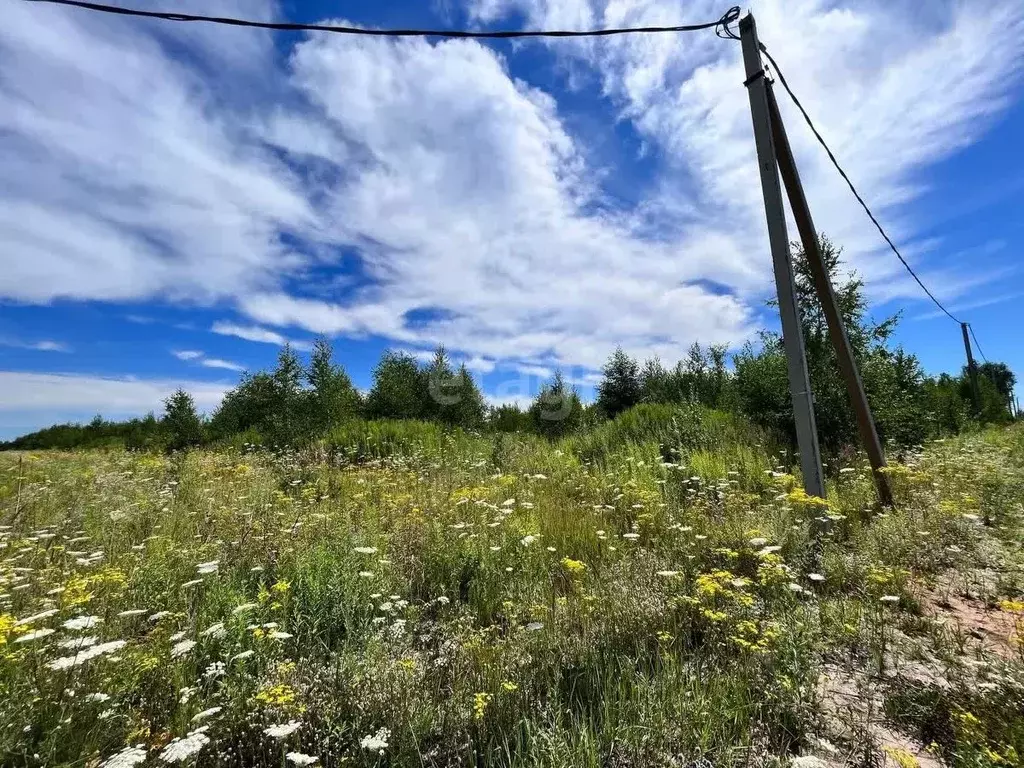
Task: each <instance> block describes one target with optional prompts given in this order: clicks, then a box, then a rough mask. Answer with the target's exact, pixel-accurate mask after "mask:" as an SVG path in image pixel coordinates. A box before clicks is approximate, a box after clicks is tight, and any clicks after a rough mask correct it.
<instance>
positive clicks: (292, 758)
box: [285, 752, 320, 765]
mask: <svg viewBox="0 0 1024 768" xmlns="http://www.w3.org/2000/svg"><path fill="white" fill-rule="evenodd" d="M285 757H286V758H288V762H290V763H292V764H293V765H312V764H313V763H316V762H319V760H320V758H319V757H312V756H311V755H304V754H302V753H301V752H289V753H288V754H287V755H285Z"/></svg>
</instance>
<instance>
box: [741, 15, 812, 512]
mask: <svg viewBox="0 0 1024 768" xmlns="http://www.w3.org/2000/svg"><path fill="white" fill-rule="evenodd" d="M740 40H741V42H742V44H743V63H744V65H745V67H746V72H747V79H746V81H745V83H744V85H746V86H747V94H748V95H749V96H750V114H751V116H752V118H753V121H754V143H755V144H756V146H757V164H758V168H759V169H760V171H761V191H762V193H763V194H764V207H765V215H766V217H767V220H768V242H769V244H770V246H771V252H772V264H773V266H774V268H775V288H776V290H777V291H778V296H779V313H780V314H781V315H782V342H783V346H784V347H785V350H786V362H787V365H788V372H789V391H790V395H791V397H792V400H793V418H794V420H795V422H796V441H797V446H798V448H799V449H800V469H801V472H802V473H803V479H804V490H805V491H807V493H808V494H810V495H811V496H818V497H819V498H825V478H824V473H823V472H822V468H821V449H820V447H819V446H818V429H817V425H816V424H815V422H814V399H813V395H812V394H811V382H810V377H809V376H808V374H807V358H806V355H805V353H804V336H803V329H802V327H801V324H800V311H799V308H798V307H797V303H796V284H795V282H794V280H793V264H792V262H791V261H790V257H789V235H788V234H787V231H786V214H785V210H784V209H783V207H782V188H781V187H780V185H779V173H778V170H777V168H776V162H777V161H776V156H775V145H774V141H773V140H772V127H771V114H770V109H769V105H768V88H767V80H766V79H765V76H764V64H763V63H762V62H761V49H760V44H759V42H758V39H757V25H756V24H755V23H754V17H753V15H751V14H747V16H746V17H744V18H743V19H741V20H740Z"/></svg>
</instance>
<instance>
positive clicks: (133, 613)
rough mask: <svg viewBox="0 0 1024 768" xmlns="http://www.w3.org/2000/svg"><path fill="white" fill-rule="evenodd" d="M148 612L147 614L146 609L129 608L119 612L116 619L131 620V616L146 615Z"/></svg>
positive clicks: (147, 610)
mask: <svg viewBox="0 0 1024 768" xmlns="http://www.w3.org/2000/svg"><path fill="white" fill-rule="evenodd" d="M148 612H149V609H148V608H129V609H128V610H127V611H121V612H120V613H119V614H117V615H118V618H122V619H127V618H131V617H132V616H141V615H142V614H144V613H148Z"/></svg>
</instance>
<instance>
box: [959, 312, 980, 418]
mask: <svg viewBox="0 0 1024 768" xmlns="http://www.w3.org/2000/svg"><path fill="white" fill-rule="evenodd" d="M960 330H961V331H962V332H963V334H964V350H966V352H967V375H968V376H969V377H970V379H971V399H972V400H973V401H974V415H975V416H980V415H981V395H980V393H979V392H978V367H977V366H976V365H975V364H974V354H973V353H972V352H971V337H970V335H969V334H968V331H967V323H960Z"/></svg>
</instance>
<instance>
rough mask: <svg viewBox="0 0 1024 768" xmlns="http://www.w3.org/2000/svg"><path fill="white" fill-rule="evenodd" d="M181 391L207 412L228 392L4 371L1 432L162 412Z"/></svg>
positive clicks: (205, 386) (191, 384) (0, 375)
mask: <svg viewBox="0 0 1024 768" xmlns="http://www.w3.org/2000/svg"><path fill="white" fill-rule="evenodd" d="M179 388H181V389H184V390H185V391H187V392H189V393H190V394H191V395H192V397H193V398H194V399H195V402H196V407H197V408H199V410H201V411H205V412H208V413H209V412H211V411H213V410H214V409H215V408H216V407H217V405H219V403H220V401H221V398H222V397H223V396H224V392H225V391H226V390H227V389H228V387H227V385H224V384H215V383H210V382H202V381H185V380H163V379H160V380H153V379H151V380H142V379H131V378H117V377H102V376H88V375H73V374H60V373H24V372H20V371H0V391H2V392H3V393H4V396H3V397H2V398H0V433H3V434H6V435H8V436H13V435H14V434H18V433H23V432H26V431H29V430H32V429H38V428H40V427H44V426H49V425H50V424H54V423H61V422H65V421H86V420H88V419H90V418H91V417H92V416H94V415H95V414H96V413H102V414H103V416H104V417H106V418H128V417H132V416H140V415H143V414H145V413H147V412H149V411H154V412H157V413H159V412H160V411H161V410H162V409H163V401H164V399H165V398H167V397H168V396H169V395H171V394H172V393H173V392H174V391H175V390H176V389H179Z"/></svg>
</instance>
